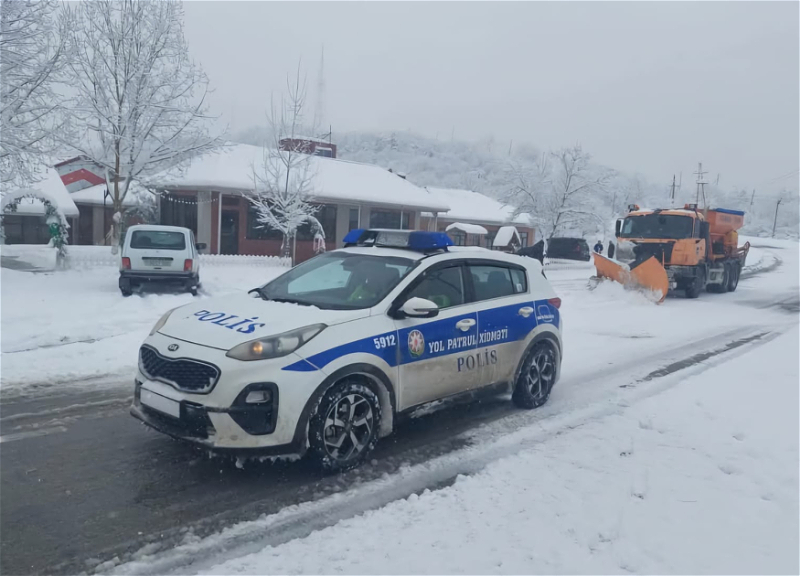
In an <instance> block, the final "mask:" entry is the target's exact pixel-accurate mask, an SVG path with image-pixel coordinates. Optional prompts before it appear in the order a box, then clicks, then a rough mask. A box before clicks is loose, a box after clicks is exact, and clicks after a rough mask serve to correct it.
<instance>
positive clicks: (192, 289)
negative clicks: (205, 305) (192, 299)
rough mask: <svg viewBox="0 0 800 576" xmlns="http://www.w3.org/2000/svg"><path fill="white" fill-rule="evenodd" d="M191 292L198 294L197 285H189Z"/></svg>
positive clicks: (194, 294) (193, 294)
mask: <svg viewBox="0 0 800 576" xmlns="http://www.w3.org/2000/svg"><path fill="white" fill-rule="evenodd" d="M189 293H190V294H191V295H192V296H197V286H191V287H189Z"/></svg>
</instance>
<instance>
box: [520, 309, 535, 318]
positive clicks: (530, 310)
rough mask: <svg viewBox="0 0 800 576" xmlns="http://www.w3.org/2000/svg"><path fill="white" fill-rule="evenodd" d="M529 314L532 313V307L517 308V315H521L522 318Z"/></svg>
mask: <svg viewBox="0 0 800 576" xmlns="http://www.w3.org/2000/svg"><path fill="white" fill-rule="evenodd" d="M531 314H533V308H531V307H530V306H525V307H523V308H520V309H519V315H520V316H522V317H523V318H527V317H528V316H530V315H531Z"/></svg>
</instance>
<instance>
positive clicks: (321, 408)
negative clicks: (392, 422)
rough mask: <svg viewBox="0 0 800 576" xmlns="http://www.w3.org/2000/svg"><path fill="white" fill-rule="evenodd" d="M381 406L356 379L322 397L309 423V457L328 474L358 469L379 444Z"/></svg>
mask: <svg viewBox="0 0 800 576" xmlns="http://www.w3.org/2000/svg"><path fill="white" fill-rule="evenodd" d="M380 426H381V404H380V401H379V400H378V396H377V394H375V392H373V390H372V389H371V388H370V387H369V386H367V385H365V384H364V383H363V382H362V381H360V380H356V379H345V380H342V381H341V382H338V383H337V384H334V385H333V386H331V387H330V388H328V390H326V391H325V393H324V394H323V395H322V399H321V400H320V401H319V403H318V404H317V406H316V407H315V408H314V410H313V412H312V414H311V417H310V419H309V423H308V444H309V450H308V454H309V457H310V458H311V459H312V460H313V461H314V462H315V464H317V465H318V466H319V467H320V468H322V469H323V470H324V471H326V472H344V471H345V470H350V469H351V468H355V467H356V466H358V465H359V464H361V462H363V461H364V459H366V458H367V456H368V455H369V453H370V452H372V450H373V449H374V448H375V444H377V442H378V434H379V431H380Z"/></svg>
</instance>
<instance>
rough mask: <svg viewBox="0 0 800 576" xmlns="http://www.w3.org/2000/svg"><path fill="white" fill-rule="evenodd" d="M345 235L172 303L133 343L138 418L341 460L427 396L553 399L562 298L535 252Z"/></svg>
mask: <svg viewBox="0 0 800 576" xmlns="http://www.w3.org/2000/svg"><path fill="white" fill-rule="evenodd" d="M344 241H345V247H344V248H343V249H340V250H334V251H331V252H327V253H324V254H321V255H319V256H316V257H315V258H312V259H311V260H308V261H306V262H303V263H302V264H299V265H298V266H296V267H294V268H292V269H291V270H289V271H288V272H286V273H285V274H283V275H281V276H279V277H278V278H276V279H275V280H273V281H271V282H269V283H268V284H265V285H264V286H261V287H260V288H257V289H254V290H251V291H250V292H249V293H248V294H242V295H240V296H229V297H224V298H218V299H209V300H204V301H201V302H198V303H193V304H189V305H186V306H182V307H180V308H176V309H174V310H172V311H170V312H167V313H166V314H165V315H164V316H163V317H162V318H161V319H160V320H159V321H158V322H157V323H156V325H155V326H154V327H153V330H152V331H151V333H150V336H149V337H148V338H147V339H146V340H145V342H144V344H143V345H142V347H141V349H140V351H139V368H138V372H137V375H136V383H135V394H134V401H133V405H132V407H131V413H132V415H133V416H135V417H136V418H138V419H139V420H141V421H143V422H144V423H145V424H147V425H149V426H151V427H152V428H155V429H157V430H159V431H161V432H164V433H166V434H169V435H171V436H173V437H176V438H181V439H186V440H190V441H193V442H195V443H198V444H201V445H204V446H206V447H208V448H211V449H214V450H221V451H222V450H230V451H242V450H247V451H251V450H257V451H258V452H259V453H260V454H271V455H284V454H303V453H308V454H309V455H310V456H311V457H312V458H313V459H315V460H316V461H317V462H318V463H319V464H320V465H321V466H322V467H323V468H325V469H327V470H344V469H348V468H351V467H353V466H355V465H357V464H358V463H359V462H360V461H362V460H363V459H364V458H365V457H366V456H367V454H369V452H370V451H371V450H372V449H373V447H374V446H375V444H376V442H377V441H378V439H379V438H381V437H383V436H386V435H388V434H390V433H391V432H392V429H393V423H394V422H395V420H396V419H397V417H398V415H402V414H403V413H408V412H410V411H413V410H414V409H417V408H418V407H420V406H422V405H424V404H426V403H429V402H432V401H435V400H440V399H442V398H447V397H452V396H455V395H458V394H461V393H465V392H472V391H475V390H476V389H478V388H482V387H485V386H494V387H496V388H504V387H505V388H506V389H508V390H510V391H513V395H512V398H513V401H514V403H515V404H516V405H517V406H520V407H523V408H536V407H538V406H541V405H542V404H544V403H545V402H546V401H547V399H548V397H549V395H550V391H551V390H552V388H553V385H554V384H555V383H556V381H557V380H558V376H559V372H560V365H561V356H562V347H561V319H560V316H559V306H560V304H561V301H560V299H559V298H557V297H556V295H555V293H554V291H553V289H552V287H551V286H550V284H549V282H548V281H547V279H546V278H545V276H544V273H543V272H542V266H541V264H540V263H539V262H538V261H537V260H533V259H530V258H522V257H520V256H516V255H513V254H505V253H500V252H495V251H490V250H486V249H482V248H478V247H474V248H467V247H454V246H453V243H452V241H451V240H450V238H449V237H448V236H447V235H446V234H444V233H439V232H422V231H397V230H361V229H359V230H353V231H351V232H350V233H349V234H347V236H346V237H345V239H344Z"/></svg>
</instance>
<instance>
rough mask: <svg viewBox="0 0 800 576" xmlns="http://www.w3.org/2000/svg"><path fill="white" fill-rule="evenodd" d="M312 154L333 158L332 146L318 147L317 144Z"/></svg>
mask: <svg viewBox="0 0 800 576" xmlns="http://www.w3.org/2000/svg"><path fill="white" fill-rule="evenodd" d="M314 156H323V157H325V158H333V149H332V148H320V147H319V146H317V147H316V149H315V150H314Z"/></svg>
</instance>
